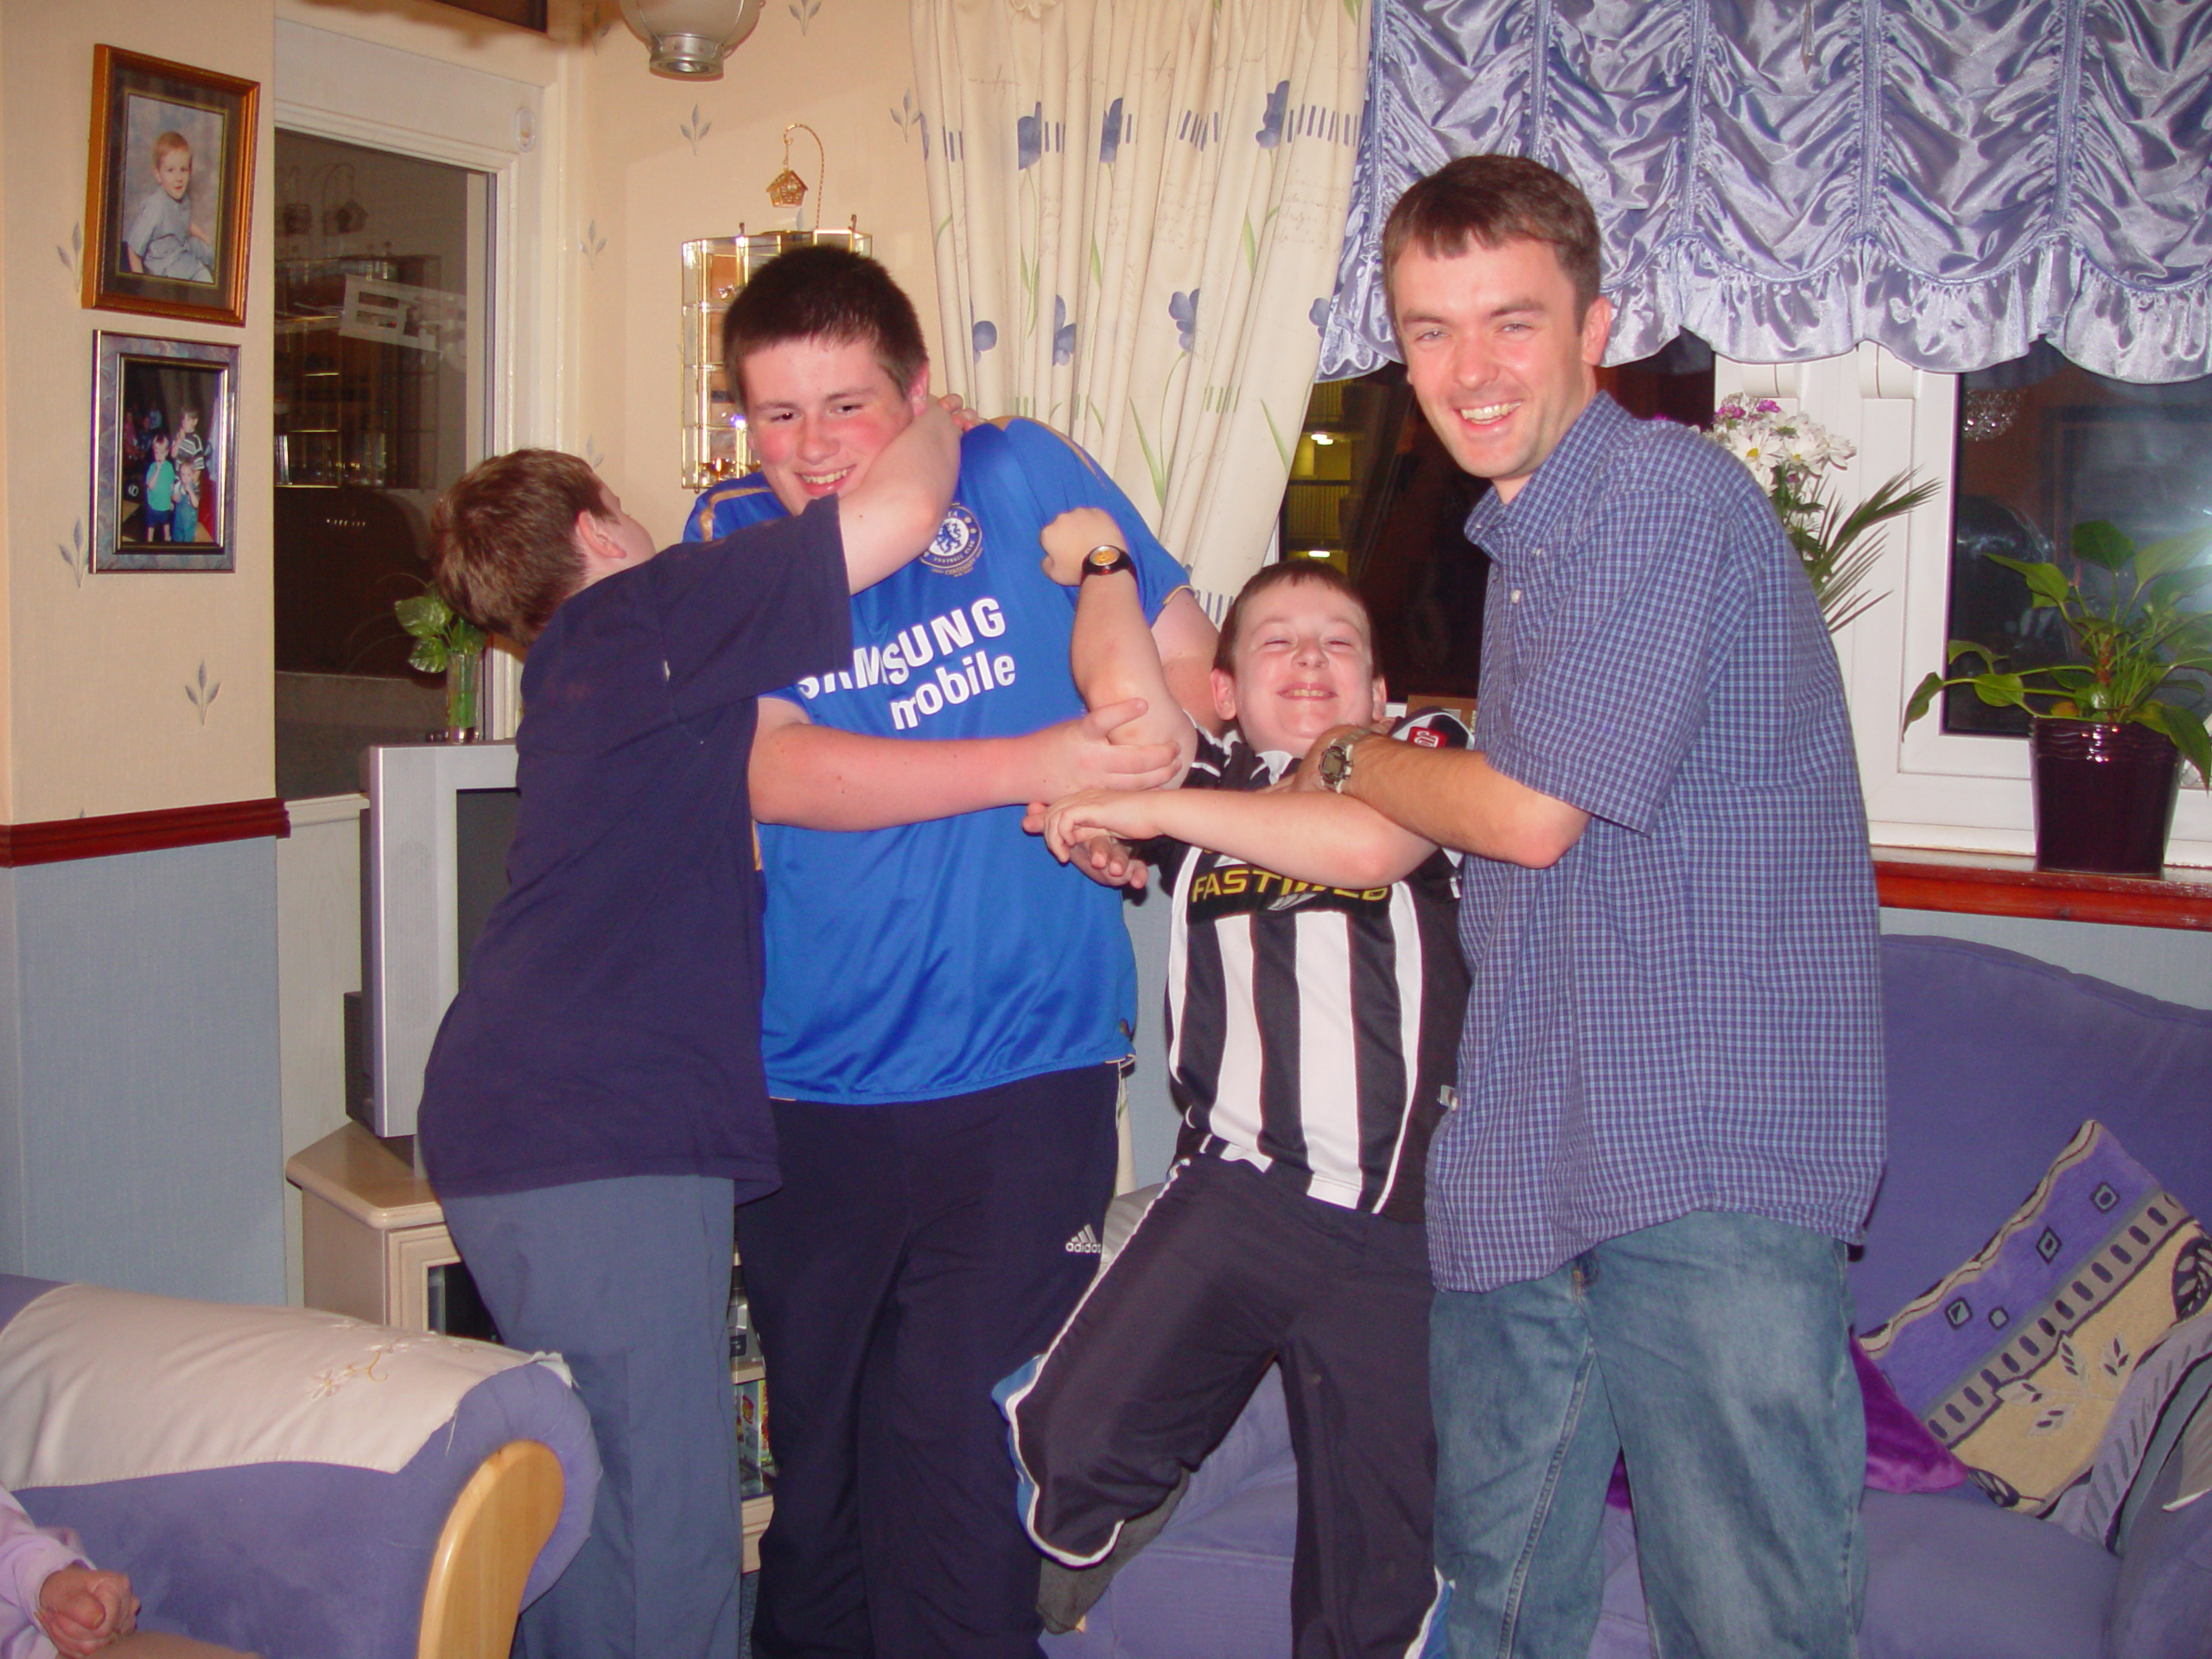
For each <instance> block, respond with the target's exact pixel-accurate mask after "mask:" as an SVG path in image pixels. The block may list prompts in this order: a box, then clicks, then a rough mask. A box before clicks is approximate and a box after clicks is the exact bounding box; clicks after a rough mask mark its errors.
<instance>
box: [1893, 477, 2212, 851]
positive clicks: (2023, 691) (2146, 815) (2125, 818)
mask: <svg viewBox="0 0 2212 1659" xmlns="http://www.w3.org/2000/svg"><path fill="white" fill-rule="evenodd" d="M2207 547H2212V527H2208V528H2206V529H2204V530H2200V531H2191V532H2190V533H2189V534H2187V535H2185V536H2177V537H2172V538H2171V539H2169V540H2166V541H2163V542H2155V543H2152V544H2151V545H2150V546H2148V547H2142V548H2139V547H2137V546H2136V545H2135V543H2133V542H2132V541H2131V540H2129V539H2128V537H2126V536H2125V535H2123V534H2122V533H2121V532H2120V531H2119V530H2117V529H2115V528H2114V527H2113V525H2111V524H2107V523H2105V522H2103V521H2102V520H2098V521H2096V522H2094V523H2091V524H2077V525H2076V526H2075V530H2074V557H2075V562H2076V569H2075V571H2074V572H2073V573H2071V574H2069V572H2068V571H2067V570H2066V569H2064V568H2063V566H2061V565H2059V564H2057V563H2055V562H2053V561H2050V560H2047V559H2038V560H2034V561H2030V560H2024V559H2011V558H2006V557H2005V556H2003V555H2001V554H1996V553H1992V554H1989V555H1987V556H1988V557H1990V558H1992V559H1994V560H1995V561H1996V562H1997V563H1999V564H2001V565H2003V566H2005V568H2006V569H2011V570H2017V571H2018V572H2019V573H2020V575H2022V576H2023V577H2024V578H2025V579H2026V581H2027V584H2028V591H2029V593H2030V594H2031V595H2032V597H2033V599H2034V601H2035V605H2036V607H2037V609H2038V610H2055V611H2056V612H2057V613H2058V614H2059V618H2060V620H2062V621H2063V623H2064V624H2065V625H2066V630H2067V632H2068V634H2069V636H2070V637H2071V639H2072V641H2073V645H2074V652H2075V657H2076V658H2078V660H2077V661H2075V662H2072V663H2063V664H2058V665H2056V666H2055V667H2050V668H2030V669H2022V670H2018V671H2012V670H2007V669H2005V668H2003V667H2002V666H2000V664H1999V658H1998V657H1997V654H1996V653H1995V652H1992V651H1990V650H1989V649H1988V648H1987V647H1986V646H1985V645H1975V644H1974V642H1973V641H1972V640H1968V639H1954V640H1952V641H1951V644H1950V648H1949V650H1948V652H1947V654H1946V661H1947V663H1948V664H1949V665H1950V666H1952V667H1956V666H1957V665H1958V664H1959V663H1960V662H1961V659H1964V658H1978V659H1979V660H1980V664H1981V667H1980V671H1978V672H1974V673H1966V674H1956V675H1950V676H1946V675H1943V674H1941V673H1933V674H1930V675H1929V676H1928V677H1927V678H1926V679H1924V680H1923V681H1921V683H1920V684H1919V686H1918V688H1917V689H1916V690H1914V692H1913V694H1912V701H1911V702H1910V703H1909V704H1907V705H1906V708H1905V712H1904V723H1905V724H1906V725H1908V726H1910V725H1911V724H1912V722H1913V721H1916V720H1918V719H1919V718H1920V717H1921V716H1922V715H1924V714H1926V713H1927V712H1928V710H1929V709H1930V708H1931V707H1932V706H1933V705H1934V703H1935V701H1936V696H1937V695H1938V694H1939V693H1941V692H1942V690H1943V689H1944V688H1945V687H1947V686H1953V685H1967V686H1972V687H1973V688H1974V695H1975V696H1978V697H1980V699H1981V700H1982V701H1983V702H1986V703H1988V704H1990V705H1991V706H1992V707H1994V708H2014V709H2025V710H2026V711H2027V712H2028V713H2029V714H2030V715H2032V716H2033V717H2034V720H2033V724H2032V725H2031V727H2030V728H2029V734H2028V755H2029V769H2030V776H2031V780H2032V789H2033V792H2034V799H2035V823H2036V868H2037V869H2039V870H2089V871H2095V872H2099V873H2101V874H2115V875H2150V876H2155V875H2157V874H2158V873H2159V872H2160V870H2161V869H2163V868H2164V862H2165V846H2166V831H2167V828H2168V826H2169V825H2170V824H2171V822H2172V819H2173V810H2174V795H2175V791H2176V788H2177V785H2178V783H2179V774H2180V769H2181V765H2182V762H2183V760H2187V761H2188V763H2189V765H2190V766H2191V767H2192V768H2194V769H2195V771H2196V777H2197V781H2198V782H2199V783H2200V784H2206V783H2207V782H2208V781H2209V780H2212V737H2208V736H2207V734H2206V731H2205V724H2204V716H2203V715H2201V714H2199V713H2197V712H2196V709H2193V708H2191V707H2190V700H2188V699H2186V698H2185V696H2177V695H2176V694H2177V693H2184V694H2185V693H2186V692H2187V691H2188V690H2194V691H2195V692H2196V698H2195V699H2194V700H2195V701H2198V702H2201V701H2202V698H2203V696H2204V692H2205V689H2206V683H2207V682H2206V676H2207V675H2208V674H2212V613H2206V612H2202V611H2195V610H2190V609H2189V608H2187V606H2186V601H2188V599H2189V597H2190V594H2194V593H2195V592H2196V590H2197V589H2198V588H2202V587H2204V586H2205V585H2206V584H2207V583H2208V582H2212V565H2203V564H2199V563H2196V561H2197V559H2198V558H2199V556H2201V555H2202V553H2203V552H2204V550H2206V548H2207ZM2092 571H2096V572H2101V573H2102V574H2101V575H2098V576H2092V575H2090V574H2089V573H2090V572H2092Z"/></svg>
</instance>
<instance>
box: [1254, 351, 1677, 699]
mask: <svg viewBox="0 0 2212 1659" xmlns="http://www.w3.org/2000/svg"><path fill="white" fill-rule="evenodd" d="M1598 375H1599V385H1601V386H1603V387H1604V388H1605V390H1606V391H1610V392H1611V393H1612V395H1613V396H1614V397H1616V398H1617V399H1618V400H1619V402H1620V403H1621V404H1622V405H1623V407H1624V408H1626V409H1627V410H1629V412H1630V413H1631V414H1634V415H1639V416H1652V415H1663V416H1667V417H1668V418H1669V419H1670V420H1675V421H1680V422H1682V423H1685V424H1688V425H1694V426H1703V425H1706V424H1707V423H1710V422H1711V421H1712V419H1713V352H1712V350H1711V348H1710V347H1708V346H1707V345H1706V344H1705V342H1704V341H1702V340H1698V339H1697V338H1695V337H1694V336H1693V335H1689V334H1683V335H1680V336H1677V337H1676V339H1675V340H1674V341H1673V342H1672V343H1671V344H1669V346H1667V347H1666V348H1665V349H1664V350H1662V351H1661V352H1659V353H1656V354H1655V355H1653V356H1651V357H1648V358H1644V359H1642V360H1641V361H1639V362H1635V363H1627V364H1623V365H1620V366H1619V367H1618V368H1612V369H1600V370H1599V372H1598ZM1489 487H1490V486H1489V485H1487V484H1485V483H1484V482H1483V481H1482V480H1480V479H1477V478H1470V477H1469V476H1468V475H1467V474H1465V473H1463V472H1461V471H1460V470H1459V466H1458V465H1457V463H1455V462H1454V461H1452V457H1451V455H1450V454H1448V453H1447V452H1446V449H1445V448H1444V446H1443V444H1442V443H1441V442H1439V441H1438V439H1437V436H1436V434H1435V433H1434V432H1433V431H1432V430H1431V429H1430V428H1429V424H1428V421H1427V417H1426V416H1423V415H1422V414H1421V410H1420V409H1419V408H1418V407H1417V406H1416V405H1415V404H1414V400H1413V393H1412V391H1411V390H1410V389H1409V388H1408V386H1407V385H1406V372H1405V370H1404V369H1402V367H1400V366H1399V365H1397V364H1395V363H1390V364H1385V365H1383V367H1382V368H1380V369H1377V370H1376V372H1374V373H1372V374H1368V375H1363V376H1361V377H1360V378H1358V379H1357V380H1340V381H1327V382H1324V383H1323V384H1321V385H1317V386H1315V387H1314V388H1313V397H1312V399H1311V401H1310V402H1309V403H1308V404H1307V406H1306V429H1305V431H1304V433H1303V434H1302V435H1300V440H1299V446H1298V453H1297V455H1296V457H1295V458H1294V461H1293V463H1292V467H1291V476H1290V483H1289V486H1288V488H1287V490H1286V491H1285V493H1284V497H1283V516H1282V556H1283V557H1284V558H1286V559H1296V558H1325V559H1327V560H1329V561H1330V562H1331V563H1333V564H1335V565H1336V566H1337V567H1338V569H1342V570H1344V571H1345V572H1346V573H1347V574H1348V575H1351V578H1352V580H1353V581H1354V582H1357V583H1358V585H1359V590H1360V592H1361V594H1363V596H1364V597H1365V599H1366V601H1367V607H1368V610H1369V612H1370V614H1371V615H1372V616H1373V618H1374V621H1375V661H1376V668H1377V669H1378V670H1379V671H1381V673H1382V675H1383V680H1384V682H1385V683H1387V684H1388V686H1389V693H1390V696H1391V698H1392V699H1393V700H1394V701H1398V702H1414V703H1416V704H1418V703H1420V702H1424V701H1427V700H1428V699H1431V698H1434V699H1437V700H1439V701H1443V702H1469V701H1471V700H1472V699H1473V697H1474V696H1475V692H1476V683H1477V679H1478V676H1479V673H1480V671H1481V667H1482V638H1483V598H1484V594H1485V592H1486V591H1487V589H1488V583H1489V579H1490V559H1489V556H1487V555H1485V554H1484V552H1483V551H1482V550H1480V549H1479V548H1477V547H1473V546H1471V545H1469V543H1468V541H1467V537H1466V535H1465V532H1464V531H1463V530H1462V528H1461V527H1462V526H1463V525H1464V524H1465V523H1466V521H1467V514H1468V512H1469V511H1470V510H1471V508H1472V507H1473V506H1474V505H1475V502H1476V500H1477V499H1478V498H1479V497H1480V495H1481V494H1482V493H1483V492H1484V490H1486V489H1488V488H1489Z"/></svg>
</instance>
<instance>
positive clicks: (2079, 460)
mask: <svg viewBox="0 0 2212 1659" xmlns="http://www.w3.org/2000/svg"><path fill="white" fill-rule="evenodd" d="M1957 478H1958V494H1957V496H1956V499H1955V505H1954V508H1953V520H1952V523H1953V531H1952V541H1951V593H1950V615H1949V622H1948V631H1947V637H1948V638H1949V639H1970V640H1972V641H1974V643H1975V644H1976V645H1986V646H1988V647H1989V649H1990V650H1992V651H1993V652H1997V653H1999V655H2000V656H2001V657H2003V658H2004V659H2005V665H2006V666H2007V667H2011V668H2016V669H2018V668H2033V667H2037V666H2041V665H2044V664H2051V663H2059V662H2063V661H2065V660H2067V658H2068V657H2069V642H2068V639H2067V635H2066V631H2065V629H2064V627H2063V626H2062V625H2061V623H2060V621H2059V618H2058V613H2056V611H2052V610H2047V609H2046V610H2037V609H2036V608H2035V607H2034V606H2033V605H2032V604H2031V601H2030V599H2029V594H2028V585H2027V582H2026V581H2025V580H2024V578H2023V577H2021V576H2020V575H2018V573H2017V572H2014V571H2012V570H2008V569H2005V567H2004V566H2003V565H2001V564H1998V563H1994V562H1993V560H1992V559H1991V558H1990V557H1989V555H1991V554H1999V555H2002V556H2005V557H2006V558H2013V559H2024V560H2029V561H2033V560H2037V559H2045V558H2050V557H2051V556H2053V555H2054V553H2056V555H2057V556H2059V559H2060V563H2063V564H2064V565H2065V566H2066V567H2067V568H2068V569H2069V570H2071V569H2075V565H2074V561H2073V558H2072V556H2071V548H2072V544H2073V537H2074V528H2075V525H2077V524H2088V523H2091V522H2094V520H2097V519H2104V520H2107V521H2108V522H2109V523H2111V524H2115V525H2117V526H2118V527H2119V528H2120V531H2122V532H2123V533H2125V534H2126V535H2127V536H2128V537H2131V538H2133V540H2134V542H2135V543H2136V544H2137V545H2138V546H2140V545H2143V544H2145V543H2150V542H2156V541H2161V540H2164V538H2165V537H2170V536H2177V535H2179V534H2180V533H2181V532H2183V531H2187V530H2192V529H2200V528H2202V526H2203V525H2204V524H2207V523H2212V378H2206V379H2200V380H2186V381H2181V382H2178V383H2177V384H2174V385H2163V386H2139V385H2128V384H2127V383H2126V382H2125V381H2120V380H2107V379H2106V378H2103V377H2102V376H2101V375H2095V374H2092V373H2090V372H2088V370H2087V369H2082V368H2077V367H2076V366H2075V365H2073V364H2071V363H2069V362H2068V361H2066V359H2063V358H2062V357H2060V356H2059V355H2058V353H2056V352H2055V351H2053V350H2052V349H2051V348H2050V346H2046V345H2042V344H2038V345H2037V347H2036V349H2035V350H2034V351H2032V352H2031V353H2029V354H2028V355H2027V356H2025V357H2024V358H2020V359H2017V360H2015V361H2013V362H2011V363H2003V364H1999V365H1997V366H1996V367H1994V368H1992V369H1986V370H1983V371H1980V372H1977V373H1973V374H1968V375H1967V376H1965V377H1964V378H1963V380H1962V381H1961V385H1960V397H1959V433H1958V471H1957ZM1911 666H1912V668H1913V670H1914V672H1915V674H1916V675H1917V674H1919V673H1922V672H1924V671H1925V670H1926V669H1927V668H1932V667H1935V666H1936V664H1932V663H1931V664H1925V665H1923V664H1912V665H1911ZM1969 666H1970V665H1969ZM1943 729H1944V730H1946V731H1948V732H1963V733H1980V734H2012V735H2021V736H2024V735H2025V734H2026V732H2027V729H2028V717H2027V715H2024V714H2023V713H2022V712H2020V711H2019V710H2018V709H1993V708H1991V707H1989V705H1987V704H1986V703H1985V702H1982V701H1981V700H1980V698H1979V697H1977V696H1974V693H1973V691H1971V690H1967V688H1965V687H1957V688H1955V689H1953V690H1950V691H1948V692H1947V693H1946V694H1945V696H1944V703H1943Z"/></svg>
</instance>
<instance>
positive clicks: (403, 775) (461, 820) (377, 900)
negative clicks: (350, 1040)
mask: <svg viewBox="0 0 2212 1659" xmlns="http://www.w3.org/2000/svg"><path fill="white" fill-rule="evenodd" d="M361 771H362V787H363V788H364V789H365V791H367V793H368V797H369V810H368V812H367V815H366V823H365V825H364V828H363V833H362V836H361V867H362V868H361V903H362V914H361V957H362V961H361V994H360V998H359V1004H358V1007H359V1019H358V1026H357V1029H358V1033H359V1038H358V1047H357V1051H356V1052H357V1054H358V1057H359V1058H358V1059H356V1060H354V1061H353V1064H352V1065H351V1068H350V1069H351V1070H352V1071H353V1083H352V1086H351V1087H349V1089H348V1090H347V1095H348V1100H347V1109H348V1110H350V1111H351V1112H352V1114H353V1116H354V1117H355V1118H357V1119H359V1121H360V1122H361V1123H362V1125H363V1126H364V1127H365V1128H367V1129H368V1130H369V1131H370V1132H371V1133H372V1134H373V1135H381V1136H385V1137H386V1138H391V1137H396V1136H401V1135H413V1134H414V1133H415V1118H416V1110H417V1109H418V1108H420V1106H421V1105H422V1103H423V1066H424V1065H427V1064H428V1063H429V1058H430V1045H431V1043H432V1041H433V1040H434V1039H435V1038H436V1036H437V1034H438V1024H439V1022H440V1021H441V1020H443V1019H444V1018H445V1012H446V1006H447V1004H448V1003H450V1002H451V1001H453V999H454V993H455V992H457V991H458V990H460V988H461V978H462V976H463V975H464V974H465V973H466V972H467V966H468V953H469V950H470V949H471V948H472V947H473V946H474V944H475V943H476V938H477V936H478V935H479V934H480V933H481V932H482V931H484V922H485V918H486V917H487V916H489V915H490V914H491V912H492V907H493V906H494V905H496V904H498V903H499V899H500V898H501V897H502V896H503V895H504V894H505V893H506V890H507V849H508V848H509V846H510V845H512V842H513V841H514V833H515V808H516V804H517V801H518V797H517V795H516V793H515V746H514V745H513V744H512V743H390V744H376V745H372V747H370V748H369V749H368V750H367V751H366V752H365V753H364V754H363V755H362V758H361ZM351 1035H352V1033H349V1037H350V1036H351ZM349 1046H353V1045H352V1044H349Z"/></svg>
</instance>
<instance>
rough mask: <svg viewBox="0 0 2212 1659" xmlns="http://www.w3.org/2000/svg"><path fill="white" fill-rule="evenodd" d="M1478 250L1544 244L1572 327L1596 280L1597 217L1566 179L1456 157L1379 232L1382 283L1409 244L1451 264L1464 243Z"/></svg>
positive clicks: (1523, 159) (1415, 188)
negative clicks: (1566, 295) (1570, 301)
mask: <svg viewBox="0 0 2212 1659" xmlns="http://www.w3.org/2000/svg"><path fill="white" fill-rule="evenodd" d="M1523 241H1525V242H1544V243H1548V244H1549V245H1551V250H1552V251H1553V253H1554V254H1555V255H1556V256H1557V257H1558V259H1559V263H1560V270H1564V271H1565V272H1566V273H1567V280H1568V281H1569V282H1571V283H1573V284H1574V308H1575V312H1576V321H1578V322H1579V321H1580V320H1581V318H1582V316H1583V315H1586V314H1587V313H1588V311H1589V309H1590V306H1591V303H1592V302H1593V301H1594V300H1596V299H1597V297H1598V290H1599V277H1600V276H1601V275H1602V268H1601V265H1600V251H1599V241H1598V215H1597V214H1596V213H1593V212H1592V210H1591V207H1590V199H1589V197H1587V196H1586V195H1584V194H1582V190H1581V187H1580V186H1579V185H1577V184H1576V183H1575V182H1574V181H1573V180H1572V179H1570V178H1567V177H1565V176H1564V175H1560V174H1558V173H1554V172H1553V171H1552V169H1551V168H1548V167H1546V166H1545V165H1544V164H1543V163H1542V162H1532V161H1530V160H1529V158H1528V157H1527V156H1460V157H1459V160H1457V161H1456V162H1446V163H1445V164H1444V165H1443V166H1442V167H1440V168H1437V169H1436V171H1435V172H1433V173H1432V174H1430V175H1428V176H1427V178H1425V179H1417V180H1415V181H1414V183H1413V185H1412V187H1411V188H1409V189H1408V190H1407V192H1406V194H1404V195H1402V196H1401V197H1399V198H1398V205H1397V206H1396V207H1393V208H1392V209H1391V210H1390V217H1389V219H1388V220H1387V221H1385V223H1384V224H1383V282H1384V283H1385V284H1386V285H1387V284H1388V283H1389V279H1390V273H1391V272H1392V271H1393V270H1396V269H1397V264H1398V261H1399V259H1400V258H1401V257H1402V256H1403V255H1404V253H1405V251H1406V249H1407V248H1408V246H1409V245H1410V246H1413V247H1417V248H1419V249H1420V250H1421V251H1422V252H1423V253H1425V254H1427V256H1428V257H1430V258H1432V259H1451V258H1456V257H1458V256H1459V255H1460V254H1463V253H1465V251H1467V244H1468V243H1469V242H1478V243H1480V244H1481V245H1483V246H1484V247H1486V248H1497V247H1503V246H1504V245H1505V244H1507V243H1508V242H1523Z"/></svg>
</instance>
